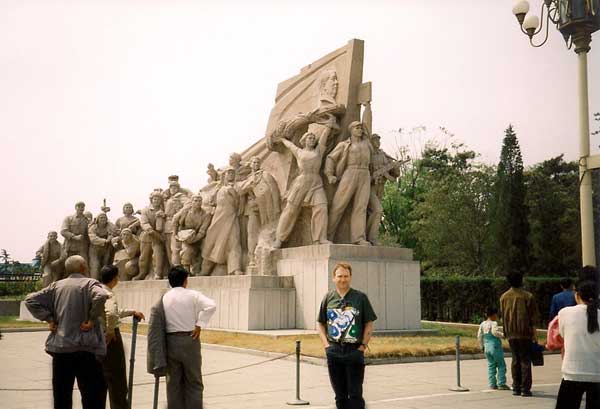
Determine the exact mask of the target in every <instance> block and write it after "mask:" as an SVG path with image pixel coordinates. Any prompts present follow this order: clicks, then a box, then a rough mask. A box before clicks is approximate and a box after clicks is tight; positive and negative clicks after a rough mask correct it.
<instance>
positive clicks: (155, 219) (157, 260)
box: [133, 190, 167, 280]
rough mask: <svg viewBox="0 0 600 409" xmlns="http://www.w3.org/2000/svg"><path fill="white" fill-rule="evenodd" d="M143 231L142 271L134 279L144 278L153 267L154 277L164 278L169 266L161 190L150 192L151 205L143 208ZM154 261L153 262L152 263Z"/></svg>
mask: <svg viewBox="0 0 600 409" xmlns="http://www.w3.org/2000/svg"><path fill="white" fill-rule="evenodd" d="M140 223H141V225H142V233H141V235H140V248H141V255H140V273H139V274H138V275H137V276H135V277H134V278H133V279H134V280H143V279H144V278H146V276H147V275H148V273H149V272H150V264H152V268H153V270H154V271H153V278H163V275H164V273H165V271H166V268H167V260H166V250H165V243H164V237H163V234H162V232H163V230H164V227H165V212H164V210H163V195H162V194H161V192H160V191H159V190H155V191H154V192H152V193H151V194H150V206H148V207H146V208H145V209H144V210H142V216H141V217H140ZM151 261H152V263H151Z"/></svg>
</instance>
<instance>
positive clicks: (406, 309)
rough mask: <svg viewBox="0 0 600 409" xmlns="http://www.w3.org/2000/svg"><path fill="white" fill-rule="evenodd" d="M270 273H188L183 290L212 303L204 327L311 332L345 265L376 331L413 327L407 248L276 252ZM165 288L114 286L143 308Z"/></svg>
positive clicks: (415, 312) (416, 300)
mask: <svg viewBox="0 0 600 409" xmlns="http://www.w3.org/2000/svg"><path fill="white" fill-rule="evenodd" d="M272 255H273V257H274V258H275V260H277V274H278V275H277V276H263V275H245V276H216V277H213V276H211V277H190V278H189V281H188V283H189V285H188V288H191V289H196V290H199V291H201V292H202V293H203V294H205V295H207V296H208V297H211V298H213V299H214V300H215V301H216V302H217V312H216V313H215V315H214V316H213V318H212V320H211V322H210V325H209V328H213V329H228V330H240V331H247V330H267V329H294V328H295V329H306V330H315V329H316V319H317V311H318V309H319V305H320V303H321V300H322V298H323V296H324V295H325V293H327V291H329V290H331V289H333V282H332V281H331V272H332V271H333V268H334V266H335V265H336V263H338V262H340V261H345V262H348V263H350V264H352V287H353V288H355V289H357V290H361V291H363V292H365V293H366V294H367V295H368V296H369V299H370V300H371V303H372V305H373V308H374V309H375V312H376V314H377V316H378V319H377V321H376V323H375V330H377V331H393V330H419V329H420V328H421V296H420V285H419V283H420V281H419V274H420V272H419V262H418V261H414V260H413V253H412V250H409V249H403V248H394V247H379V246H377V247H369V246H354V245H346V244H323V245H316V246H304V247H294V248H286V249H280V250H275V251H274V252H273V254H272ZM168 288H169V284H168V281H167V280H147V281H123V282H120V283H119V285H118V286H117V287H116V288H115V296H116V297H117V301H118V303H119V305H120V306H121V307H122V308H134V309H136V310H140V311H142V312H143V313H144V314H145V315H146V317H149V315H150V308H151V307H152V305H153V304H154V303H155V302H156V301H157V300H158V299H159V297H160V296H161V295H162V294H164V293H165V291H167V290H168Z"/></svg>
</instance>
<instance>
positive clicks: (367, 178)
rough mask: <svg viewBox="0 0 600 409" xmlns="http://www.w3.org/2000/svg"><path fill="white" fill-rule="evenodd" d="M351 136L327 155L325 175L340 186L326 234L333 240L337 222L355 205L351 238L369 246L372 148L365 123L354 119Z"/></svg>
mask: <svg viewBox="0 0 600 409" xmlns="http://www.w3.org/2000/svg"><path fill="white" fill-rule="evenodd" d="M348 130H349V131H350V138H349V139H347V140H345V141H342V142H340V143H339V144H338V145H337V146H336V147H335V148H334V149H333V151H332V152H331V153H330V154H329V155H327V159H326V162H325V175H326V176H327V179H328V181H329V183H331V184H335V183H337V182H338V181H339V185H338V188H337V190H336V191H335V194H334V196H333V200H332V201H331V209H330V211H329V225H328V228H327V234H328V237H329V239H330V240H333V239H334V236H335V233H336V230H337V227H338V224H339V222H340V220H341V218H342V216H343V214H344V212H345V210H346V207H347V206H348V205H351V206H352V215H351V218H350V241H351V243H353V244H359V245H370V244H371V243H369V242H368V241H367V240H366V237H365V236H366V221H367V205H368V204H369V196H370V193H371V172H370V170H369V166H370V165H371V154H372V151H373V147H372V146H371V142H370V141H369V140H368V138H367V132H366V131H365V130H364V128H363V125H362V124H361V123H360V122H358V121H354V122H352V123H350V125H348Z"/></svg>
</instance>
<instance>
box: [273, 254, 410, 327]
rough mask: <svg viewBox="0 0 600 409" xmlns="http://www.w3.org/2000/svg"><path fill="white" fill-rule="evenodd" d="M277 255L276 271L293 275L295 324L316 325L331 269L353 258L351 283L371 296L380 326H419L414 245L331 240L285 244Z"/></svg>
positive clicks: (351, 260)
mask: <svg viewBox="0 0 600 409" xmlns="http://www.w3.org/2000/svg"><path fill="white" fill-rule="evenodd" d="M278 256H279V261H278V262H277V272H278V274H279V275H280V276H291V277H293V279H294V287H295V288H296V328H302V329H316V317H317V312H318V308H319V305H320V303H321V300H322V299H323V296H324V295H325V294H326V293H327V292H328V291H329V290H331V289H333V288H334V287H333V282H332V281H331V271H333V267H334V266H335V264H336V263H338V262H340V261H344V262H349V263H350V264H352V287H353V288H356V289H357V290H361V291H363V292H365V293H366V294H367V295H368V296H369V299H370V300H371V304H372V305H373V308H374V309H375V312H376V314H377V316H378V319H377V321H376V322H375V329H376V330H413V329H420V328H421V290H420V283H419V279H420V271H419V262H418V261H414V260H413V255H412V250H409V249H403V248H393V247H369V246H353V245H343V244H332V245H318V246H306V247H295V248H288V249H282V250H280V254H278Z"/></svg>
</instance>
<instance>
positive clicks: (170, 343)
mask: <svg viewBox="0 0 600 409" xmlns="http://www.w3.org/2000/svg"><path fill="white" fill-rule="evenodd" d="M188 275H189V273H188V271H187V270H186V269H185V268H183V267H182V266H174V267H172V268H171V270H170V271H169V285H170V286H171V289H170V290H169V291H167V293H166V294H165V295H163V296H162V297H161V299H160V300H159V301H158V303H156V305H155V306H153V307H152V311H151V313H150V326H149V328H148V357H147V358H148V372H150V373H152V374H154V375H155V376H161V375H162V374H163V373H164V374H166V375H167V407H168V409H202V407H203V393H204V385H203V383H202V355H201V352H200V332H201V330H202V328H203V327H205V326H207V325H208V322H209V320H210V318H211V317H212V315H213V314H214V313H215V311H216V309H217V305H216V304H215V302H214V301H213V300H212V299H210V298H208V297H206V296H205V295H204V294H202V293H201V292H199V291H195V290H190V289H188V288H187V286H188Z"/></svg>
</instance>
